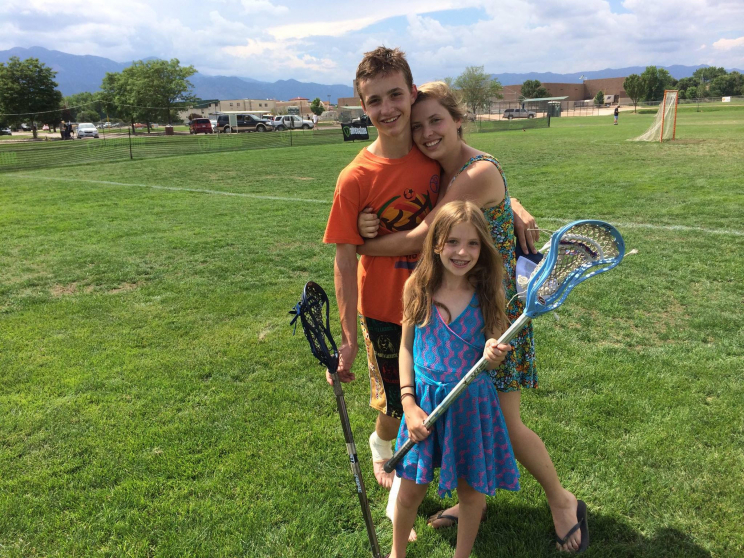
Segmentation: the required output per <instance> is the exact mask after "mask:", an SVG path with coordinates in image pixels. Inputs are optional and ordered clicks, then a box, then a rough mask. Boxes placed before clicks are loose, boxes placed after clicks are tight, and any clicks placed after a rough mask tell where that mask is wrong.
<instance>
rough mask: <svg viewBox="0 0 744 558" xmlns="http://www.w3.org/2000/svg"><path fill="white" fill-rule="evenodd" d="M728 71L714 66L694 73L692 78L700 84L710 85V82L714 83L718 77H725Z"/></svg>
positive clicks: (699, 69)
mask: <svg viewBox="0 0 744 558" xmlns="http://www.w3.org/2000/svg"><path fill="white" fill-rule="evenodd" d="M725 75H726V70H725V69H723V68H716V67H714V66H710V67H708V68H698V69H697V70H695V71H694V72H692V77H693V78H694V79H695V81H696V82H698V83H708V82H710V81H713V80H714V79H715V78H717V77H718V76H725Z"/></svg>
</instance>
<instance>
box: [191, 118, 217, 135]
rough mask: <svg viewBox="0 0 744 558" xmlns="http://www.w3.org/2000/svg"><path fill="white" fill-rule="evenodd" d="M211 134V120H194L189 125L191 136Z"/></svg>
mask: <svg viewBox="0 0 744 558" xmlns="http://www.w3.org/2000/svg"><path fill="white" fill-rule="evenodd" d="M199 133H202V134H211V133H212V123H211V122H210V121H209V118H194V119H193V120H192V121H191V123H190V124H189V134H199Z"/></svg>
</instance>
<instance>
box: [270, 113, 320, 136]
mask: <svg viewBox="0 0 744 558" xmlns="http://www.w3.org/2000/svg"><path fill="white" fill-rule="evenodd" d="M272 126H273V127H274V130H276V131H278V132H281V131H282V130H291V129H293V130H299V129H302V130H309V129H310V128H312V127H313V126H314V124H313V121H312V120H303V119H302V118H300V117H299V116H297V115H295V114H285V115H283V116H275V117H274V121H273V122H272Z"/></svg>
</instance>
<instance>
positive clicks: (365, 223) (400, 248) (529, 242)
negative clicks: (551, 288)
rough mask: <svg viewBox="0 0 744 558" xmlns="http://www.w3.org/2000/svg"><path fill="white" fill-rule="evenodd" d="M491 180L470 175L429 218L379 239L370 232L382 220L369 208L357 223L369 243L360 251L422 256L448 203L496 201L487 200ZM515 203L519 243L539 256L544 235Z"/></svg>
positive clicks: (498, 179) (529, 216)
mask: <svg viewBox="0 0 744 558" xmlns="http://www.w3.org/2000/svg"><path fill="white" fill-rule="evenodd" d="M484 178H486V180H485V181H484V180H483V179H484ZM490 179H491V180H493V179H496V180H497V181H498V182H499V185H498V189H499V190H500V189H501V188H503V179H502V178H501V177H500V176H495V177H493V176H492V177H491V178H490ZM487 181H488V177H483V176H478V177H476V179H475V180H473V179H470V177H469V176H462V177H461V179H459V180H457V181H456V182H455V184H453V185H452V187H451V188H447V191H446V192H445V193H444V196H443V197H442V198H441V199H440V200H439V202H438V203H437V205H436V206H435V207H434V209H432V210H431V211H430V212H429V214H428V215H427V216H426V219H424V220H423V221H422V222H421V224H419V225H418V226H417V227H416V228H415V229H413V230H410V231H403V232H397V233H392V234H386V235H381V236H378V235H377V233H376V232H373V233H369V232H368V231H369V230H370V229H373V230H376V229H377V227H378V226H379V219H377V220H376V221H374V220H373V216H374V213H371V212H370V211H371V210H370V211H367V209H369V208H367V209H365V210H364V211H363V212H362V213H360V214H359V218H358V221H357V227H358V229H359V233H360V235H361V236H363V237H364V238H365V241H364V244H362V245H360V246H357V252H358V253H359V254H363V255H367V256H407V255H409V254H418V253H419V252H421V249H422V248H423V246H424V239H425V238H426V234H427V233H428V232H429V226H430V225H431V222H432V221H433V220H434V217H435V216H436V214H437V211H439V208H440V207H442V206H443V205H444V204H446V203H448V202H451V201H455V200H469V201H472V202H473V203H475V204H476V205H478V206H479V207H483V206H484V205H487V204H489V203H490V202H493V200H489V199H486V198H488V197H490V196H489V188H487V187H484V186H485V185H486V184H484V182H487ZM500 195H501V197H500V198H499V200H498V201H496V202H493V203H498V202H500V201H501V199H502V198H503V193H501V194H500ZM511 203H512V211H513V213H514V233H515V235H516V237H517V242H519V244H520V246H521V247H522V251H523V252H524V253H525V254H529V253H532V254H536V253H537V249H536V248H535V242H536V241H537V240H538V238H539V236H540V232H539V231H538V230H536V229H537V223H536V222H535V218H534V217H532V215H531V214H530V213H529V212H528V211H527V210H526V209H525V208H524V206H522V204H521V203H520V202H519V200H517V199H516V198H511Z"/></svg>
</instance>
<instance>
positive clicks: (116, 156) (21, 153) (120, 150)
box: [0, 117, 550, 172]
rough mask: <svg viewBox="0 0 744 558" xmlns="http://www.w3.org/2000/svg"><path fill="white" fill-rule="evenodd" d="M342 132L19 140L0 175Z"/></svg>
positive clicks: (298, 141)
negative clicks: (2, 173)
mask: <svg viewBox="0 0 744 558" xmlns="http://www.w3.org/2000/svg"><path fill="white" fill-rule="evenodd" d="M549 126H550V118H549V117H543V118H524V119H515V120H513V121H512V120H503V121H476V122H467V123H466V124H465V125H464V128H465V131H466V133H482V132H498V131H506V130H523V129H525V128H547V127H549ZM376 138H377V129H376V128H374V127H370V128H369V141H373V140H375V139H376ZM343 142H344V137H343V133H342V131H341V129H339V128H333V129H325V130H302V131H299V130H290V131H286V132H267V133H240V134H205V135H202V136H192V135H185V134H184V135H165V134H163V133H154V134H140V135H131V134H129V133H128V134H121V133H120V134H107V135H103V134H102V137H101V138H100V139H94V138H87V139H83V140H64V141H63V140H61V139H55V140H48V141H42V140H37V141H34V140H20V141H2V142H0V172H3V171H5V172H10V171H18V170H29V169H39V168H55V167H64V166H70V165H81V164H87V163H105V162H112V161H124V160H127V159H131V160H139V159H152V158H158V157H174V156H181V155H200V154H205V153H226V152H230V151H245V150H249V149H275V148H281V147H285V148H286V147H308V146H313V145H328V144H334V143H335V144H338V143H343Z"/></svg>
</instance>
